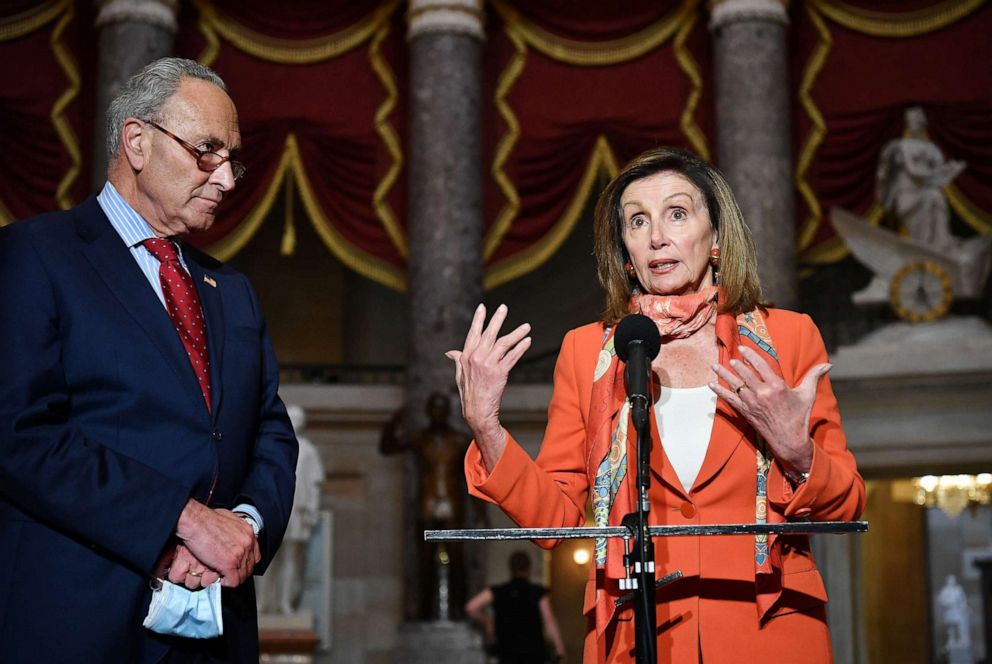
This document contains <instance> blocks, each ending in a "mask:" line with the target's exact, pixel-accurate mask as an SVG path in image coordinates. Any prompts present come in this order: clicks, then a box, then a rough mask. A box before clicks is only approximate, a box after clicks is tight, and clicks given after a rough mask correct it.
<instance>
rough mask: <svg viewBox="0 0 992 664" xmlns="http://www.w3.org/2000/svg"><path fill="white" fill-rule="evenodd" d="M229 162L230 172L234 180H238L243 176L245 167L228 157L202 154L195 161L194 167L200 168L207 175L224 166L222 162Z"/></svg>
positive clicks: (209, 153) (212, 153) (210, 153)
mask: <svg viewBox="0 0 992 664" xmlns="http://www.w3.org/2000/svg"><path fill="white" fill-rule="evenodd" d="M225 161H227V162H230V164H231V171H232V172H233V173H234V179H235V180H238V179H240V178H241V176H242V175H244V174H245V170H246V169H245V165H244V164H242V163H241V162H240V161H234V160H233V159H230V158H228V157H222V156H220V155H219V154H217V153H216V152H204V153H203V154H201V155H200V158H199V159H197V160H196V165H197V166H199V167H200V170H201V171H206V172H207V173H212V172H214V171H216V170H217V169H218V168H220V167H221V166H223V165H224V162H225Z"/></svg>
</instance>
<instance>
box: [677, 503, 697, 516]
mask: <svg viewBox="0 0 992 664" xmlns="http://www.w3.org/2000/svg"><path fill="white" fill-rule="evenodd" d="M679 511H680V512H682V516H684V517H685V518H687V519H691V518H692V517H694V516H696V506H695V505H693V504H692V503H688V502H686V503H682V504H681V505H680V506H679Z"/></svg>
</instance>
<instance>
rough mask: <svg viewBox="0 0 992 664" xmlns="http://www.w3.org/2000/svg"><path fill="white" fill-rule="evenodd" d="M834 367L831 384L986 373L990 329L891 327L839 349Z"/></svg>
mask: <svg viewBox="0 0 992 664" xmlns="http://www.w3.org/2000/svg"><path fill="white" fill-rule="evenodd" d="M830 361H831V362H832V363H833V365H834V368H833V369H832V370H831V372H830V378H831V380H836V379H838V378H868V377H871V378H881V377H893V376H906V375H913V376H920V375H929V374H939V375H946V374H949V373H970V372H975V371H988V370H990V369H992V326H990V325H989V323H988V322H986V321H985V320H982V319H980V318H976V317H967V318H959V317H952V318H945V319H943V320H939V321H935V322H932V323H893V324H891V325H887V326H885V327H883V328H881V329H879V330H876V331H874V332H872V333H871V334H869V335H868V336H866V337H865V338H864V339H861V340H860V341H858V343H856V344H854V345H853V346H842V347H841V348H838V349H837V352H835V353H834V354H833V355H832V356H831V358H830Z"/></svg>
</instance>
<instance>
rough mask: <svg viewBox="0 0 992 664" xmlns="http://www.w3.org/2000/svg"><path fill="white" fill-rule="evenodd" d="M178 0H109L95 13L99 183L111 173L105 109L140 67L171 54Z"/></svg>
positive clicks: (95, 174)
mask: <svg viewBox="0 0 992 664" xmlns="http://www.w3.org/2000/svg"><path fill="white" fill-rule="evenodd" d="M178 4H179V3H178V0H104V1H103V2H100V10H99V13H98V14H97V17H96V27H97V30H98V31H99V33H100V47H99V56H98V57H99V60H98V65H97V68H98V74H97V93H96V115H95V116H94V117H95V118H96V119H95V122H94V124H95V125H96V126H95V127H94V141H93V180H92V185H93V188H94V189H98V188H100V187H102V186H103V183H104V181H105V180H106V179H107V162H108V156H107V150H106V143H107V126H106V112H107V106H109V105H110V100H111V99H113V98H114V97H115V96H117V93H118V92H120V89H121V86H123V85H124V83H125V81H127V79H128V78H130V77H131V76H132V75H133V74H134V73H135V72H137V71H138V70H139V69H141V68H142V67H144V66H145V65H147V64H148V63H149V62H152V61H153V60H157V59H159V58H164V57H166V56H169V55H172V50H173V43H174V38H175V34H176V12H177V10H178Z"/></svg>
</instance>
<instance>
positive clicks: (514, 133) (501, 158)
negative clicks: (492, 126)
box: [482, 25, 527, 260]
mask: <svg viewBox="0 0 992 664" xmlns="http://www.w3.org/2000/svg"><path fill="white" fill-rule="evenodd" d="M506 36H507V37H508V38H509V39H510V41H511V42H512V43H513V46H514V49H515V53H514V54H513V57H512V58H510V62H509V64H507V66H506V69H505V70H504V71H503V74H502V75H501V76H500V77H499V82H498V83H497V84H496V94H495V102H496V110H497V111H498V112H499V116H500V117H501V118H502V119H503V122H505V123H506V134H504V136H503V137H502V138H501V139H499V143H498V144H497V145H496V152H495V155H494V156H493V165H492V168H491V169H490V173H491V174H492V177H493V180H495V181H496V185H497V186H498V187H499V190H500V191H501V192H503V197H504V198H506V204H505V205H504V206H503V209H502V210H500V212H499V215H498V216H497V217H496V221H495V222H493V225H492V227H490V229H489V232H487V233H486V237H485V241H484V244H483V249H482V256H483V259H484V260H486V259H488V258H489V257H490V256H492V254H493V252H494V251H496V247H498V246H499V243H500V242H502V241H503V236H504V235H506V231H508V230H509V228H510V224H512V223H513V220H514V219H516V217H517V213H518V212H519V211H520V196H519V195H518V194H517V188H516V187H514V186H513V182H512V181H511V180H510V178H509V177H508V176H507V174H506V171H504V170H503V167H504V166H506V162H507V160H508V159H509V158H510V153H511V152H512V151H513V146H514V145H516V143H517V139H518V138H520V123H519V122H517V116H516V115H515V114H514V113H513V109H512V108H511V107H510V105H509V104H508V103H507V101H506V97H507V95H509V94H510V89H511V88H513V85H514V84H515V83H516V82H517V79H518V78H520V75H521V74H522V73H523V71H524V65H525V64H526V62H527V46H526V45H525V44H524V41H523V39H521V37H520V35H519V34H517V33H516V32H515V31H513V30H511V29H510V27H509V25H506Z"/></svg>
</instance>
